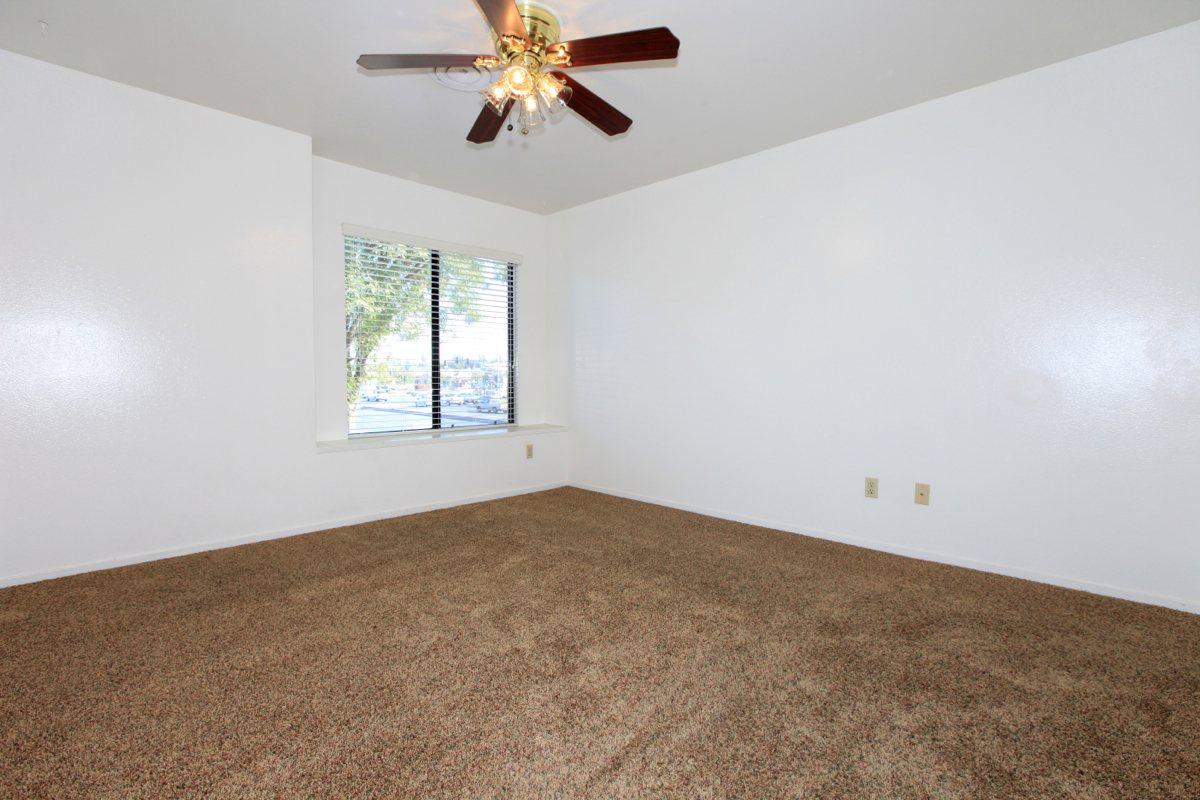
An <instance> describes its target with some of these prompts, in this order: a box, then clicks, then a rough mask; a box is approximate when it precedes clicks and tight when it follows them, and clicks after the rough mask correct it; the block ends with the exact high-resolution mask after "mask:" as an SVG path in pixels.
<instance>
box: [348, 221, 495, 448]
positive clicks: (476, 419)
mask: <svg viewBox="0 0 1200 800" xmlns="http://www.w3.org/2000/svg"><path fill="white" fill-rule="evenodd" d="M344 238H345V257H346V401H347V404H348V407H349V433H350V435H351V436H362V435H366V434H377V433H392V432H397V431H415V430H437V429H443V428H462V427H479V426H489V425H504V424H511V423H515V422H516V359H515V349H514V345H515V341H514V337H513V333H514V319H513V288H514V279H515V272H516V265H515V264H513V263H511V262H505V261H497V260H494V259H489V258H481V257H479V256H477V255H470V254H465V253H454V252H449V251H447V250H442V249H437V248H431V247H419V246H413V245H407V244H400V243H397V242H395V241H388V240H384V239H380V238H374V237H371V236H367V235H357V234H352V233H350V232H347V233H346V234H345V237H344Z"/></svg>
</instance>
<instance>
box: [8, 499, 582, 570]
mask: <svg viewBox="0 0 1200 800" xmlns="http://www.w3.org/2000/svg"><path fill="white" fill-rule="evenodd" d="M566 485H567V484H566V482H565V481H559V482H556V483H545V484H541V485H538V486H526V487H523V488H521V489H513V490H510V491H504V492H492V493H490V494H481V495H474V496H472V497H463V498H459V499H456V500H442V501H440V502H437V503H426V504H424V505H419V506H407V507H405V508H398V509H392V510H390V511H378V512H375V513H372V514H361V515H359V516H355V517H345V518H342V519H331V520H326V521H324V522H318V523H314V524H312V525H304V526H301V527H298V528H283V529H279V530H273V531H262V532H259V533H251V534H248V535H245V536H234V537H232V538H228V539H212V540H210V541H207V542H197V543H196V544H188V545H183V546H180V547H168V548H166V549H163V550H151V551H148V552H143V553H132V554H130V555H125V556H118V557H116V558H106V559H102V560H100V561H88V562H86V563H83V564H70V565H68V566H65V567H59V568H57V569H51V570H45V571H41V572H25V573H21V574H18V575H5V576H2V577H0V588H2V587H5V586H16V585H18V584H22V583H34V582H36V581H45V580H50V579H51V578H63V577H66V576H67V575H78V574H79V573H81V572H94V571H96V570H101V569H113V568H114V567H127V566H129V565H130V564H141V563H144V562H146V561H158V560H160V559H163V558H174V557H175V556H186V555H190V554H192V553H202V552H204V551H206V550H220V549H221V548H223V547H236V546H238V545H241V544H252V543H253V542H264V541H267V540H268V539H282V538H284V537H286V536H299V535H300V534H304V533H316V532H317V531H325V530H331V529H333V528H344V527H346V526H347V525H359V524H361V523H363V522H376V521H378V520H381V519H391V518H392V517H404V516H408V515H409V514H420V513H421V512H423V511H437V510H438V509H442V508H453V507H454V506H466V505H471V504H472V503H484V502H487V501H488V500H499V499H500V498H502V497H516V496H517V495H521V494H532V493H533V492H544V491H546V490H548V489H558V488H560V487H562V486H566Z"/></svg>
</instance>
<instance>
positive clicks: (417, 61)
mask: <svg viewBox="0 0 1200 800" xmlns="http://www.w3.org/2000/svg"><path fill="white" fill-rule="evenodd" d="M475 2H476V3H478V4H479V8H480V9H481V10H482V11H483V14H484V16H486V17H487V20H488V23H489V24H491V26H492V31H493V35H492V38H493V39H494V40H495V42H496V55H494V56H493V55H448V54H440V53H429V54H395V55H363V56H359V58H358V65H359V66H360V67H362V68H363V69H369V70H379V69H410V68H420V67H425V68H438V67H471V66H473V67H479V68H481V69H488V70H492V69H503V70H504V72H503V74H502V75H501V76H500V79H499V80H497V81H496V82H495V83H493V84H492V85H491V86H489V87H488V88H487V89H485V90H484V91H483V93H482V94H483V96H484V107H483V109H482V110H481V111H480V112H479V117H478V118H477V119H476V120H475V124H474V126H472V127H471V131H470V133H468V134H467V141H469V142H475V143H476V144H483V143H485V142H490V141H492V140H493V139H495V138H496V134H498V133H499V132H500V128H501V127H503V125H504V122H505V120H507V119H508V115H509V113H511V111H512V107H513V105H517V110H518V111H517V122H518V124H519V125H520V130H521V133H529V129H530V128H532V127H534V126H535V125H538V124H540V123H542V122H544V121H545V120H546V117H547V116H557V115H558V114H561V113H563V112H564V111H565V110H566V109H568V108H570V109H571V110H572V111H574V112H575V113H576V114H578V115H579V116H581V117H583V118H584V119H586V120H587V121H588V122H590V123H592V124H593V125H595V126H596V127H597V128H599V129H600V130H602V131H603V132H604V133H607V134H608V135H609V136H616V135H617V134H618V133H624V132H625V131H627V130H629V126H630V125H632V124H633V120H631V119H630V118H629V117H627V116H625V115H624V114H622V113H621V112H620V111H618V110H617V109H615V108H613V107H612V106H611V105H609V104H608V103H606V102H604V101H603V100H601V99H600V98H599V97H597V96H596V95H595V94H594V93H593V92H591V91H589V90H588V89H587V88H586V87H585V86H583V85H581V84H580V83H579V81H577V80H575V79H574V78H572V77H570V76H569V75H567V74H566V73H565V72H562V71H561V70H562V69H565V68H567V67H589V66H593V65H595V64H618V63H622V62H627V61H653V60H657V59H667V58H675V57H676V56H678V55H679V40H678V39H676V38H675V36H674V34H672V33H671V32H670V31H669V30H667V29H666V28H647V29H646V30H640V31H627V32H625V33H612V34H608V35H607V36H592V37H590V38H587V39H572V40H570V41H566V42H560V41H559V36H560V34H561V29H560V27H559V23H558V17H556V16H555V15H554V13H553V12H552V11H550V10H549V9H547V8H545V7H544V6H540V5H538V4H537V3H531V2H527V1H526V0H516V1H514V0H475ZM508 129H509V130H512V126H511V125H509V128H508Z"/></svg>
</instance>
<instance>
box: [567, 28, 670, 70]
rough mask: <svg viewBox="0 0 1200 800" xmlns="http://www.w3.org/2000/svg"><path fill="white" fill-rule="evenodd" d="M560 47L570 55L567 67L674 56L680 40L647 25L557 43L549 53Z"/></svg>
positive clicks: (668, 32) (660, 29)
mask: <svg viewBox="0 0 1200 800" xmlns="http://www.w3.org/2000/svg"><path fill="white" fill-rule="evenodd" d="M563 50H565V51H567V52H568V53H570V54H571V63H569V64H567V65H566V66H568V67H587V66H591V65H592V64H619V63H621V62H623V61H655V60H657V59H660V58H676V57H677V56H678V55H679V40H678V39H676V38H675V34H673V33H671V31H670V30H669V29H667V28H646V29H645V30H641V31H626V32H625V33H610V34H608V35H607V36H592V37H590V38H587V39H575V40H573V41H570V42H559V43H558V44H556V45H554V46H552V47H551V48H550V53H555V52H559V51H563Z"/></svg>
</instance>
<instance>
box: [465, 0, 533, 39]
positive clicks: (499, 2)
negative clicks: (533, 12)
mask: <svg viewBox="0 0 1200 800" xmlns="http://www.w3.org/2000/svg"><path fill="white" fill-rule="evenodd" d="M475 2H476V3H478V4H479V10H480V11H482V12H483V15H484V16H485V17H487V20H488V24H489V25H491V26H492V30H494V31H495V32H496V35H497V36H519V37H520V38H522V39H525V40H526V41H528V40H529V31H527V30H525V22H524V21H523V20H522V19H521V14H520V12H518V11H517V4H516V3H514V2H513V0H475Z"/></svg>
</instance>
